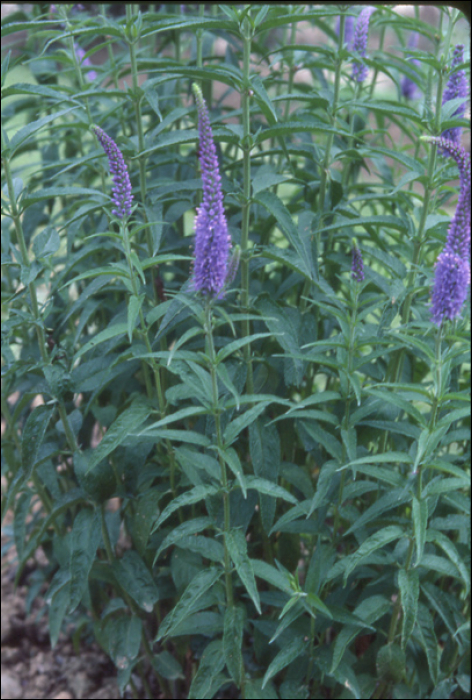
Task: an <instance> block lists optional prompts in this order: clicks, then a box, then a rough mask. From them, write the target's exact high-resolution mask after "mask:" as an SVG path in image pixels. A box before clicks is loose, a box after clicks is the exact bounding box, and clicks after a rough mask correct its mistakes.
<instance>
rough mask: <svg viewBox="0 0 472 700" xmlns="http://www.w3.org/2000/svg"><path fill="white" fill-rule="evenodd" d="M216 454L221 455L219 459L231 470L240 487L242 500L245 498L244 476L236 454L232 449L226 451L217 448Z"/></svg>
mask: <svg viewBox="0 0 472 700" xmlns="http://www.w3.org/2000/svg"><path fill="white" fill-rule="evenodd" d="M218 454H220V455H221V457H222V458H223V459H224V461H225V462H226V464H227V465H228V467H229V468H230V469H231V471H232V472H233V474H234V475H235V477H236V478H237V480H238V483H239V485H240V486H241V490H242V492H243V494H244V498H247V485H246V477H245V476H244V472H243V468H242V465H241V461H240V459H239V455H238V453H237V452H236V450H233V448H232V447H228V448H227V449H226V450H222V449H220V448H218Z"/></svg>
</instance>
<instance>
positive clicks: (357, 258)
mask: <svg viewBox="0 0 472 700" xmlns="http://www.w3.org/2000/svg"><path fill="white" fill-rule="evenodd" d="M351 252H352V265H351V277H352V279H353V280H356V282H363V281H364V261H363V259H362V253H361V251H360V250H359V248H358V247H357V245H356V244H354V245H353V247H352V251H351Z"/></svg>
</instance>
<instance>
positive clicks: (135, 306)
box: [128, 294, 144, 343]
mask: <svg viewBox="0 0 472 700" xmlns="http://www.w3.org/2000/svg"><path fill="white" fill-rule="evenodd" d="M143 300H144V295H143V294H141V295H140V296H139V297H136V296H135V295H134V294H132V295H131V296H130V298H129V303H128V338H129V342H130V343H131V342H132V340H133V331H134V327H135V325H136V319H137V318H138V315H139V310H140V308H141V306H142V305H143Z"/></svg>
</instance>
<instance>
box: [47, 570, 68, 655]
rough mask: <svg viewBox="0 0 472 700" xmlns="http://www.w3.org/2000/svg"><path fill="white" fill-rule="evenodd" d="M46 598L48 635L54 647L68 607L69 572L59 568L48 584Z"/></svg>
mask: <svg viewBox="0 0 472 700" xmlns="http://www.w3.org/2000/svg"><path fill="white" fill-rule="evenodd" d="M48 598H49V600H50V601H51V602H50V604H49V614H48V617H49V636H50V638H51V646H52V647H53V648H54V647H55V646H56V644H57V640H58V639H59V634H60V631H61V626H62V622H63V620H64V617H65V615H66V612H67V608H68V607H69V602H70V595H69V574H68V573H66V572H65V571H63V570H62V569H59V570H58V571H57V572H56V573H55V575H54V577H53V579H52V581H51V584H50V586H49V590H48Z"/></svg>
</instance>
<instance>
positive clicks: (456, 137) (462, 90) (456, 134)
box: [441, 44, 469, 146]
mask: <svg viewBox="0 0 472 700" xmlns="http://www.w3.org/2000/svg"><path fill="white" fill-rule="evenodd" d="M461 63H464V45H463V44H457V46H456V47H455V49H454V53H453V57H452V64H451V71H453V70H454V69H455V68H457V66H460V65H461ZM468 94H469V86H468V84H467V76H466V74H465V70H458V71H455V72H454V73H452V75H451V76H450V77H449V80H448V81H447V85H446V89H445V90H444V92H443V98H442V103H443V104H445V103H446V102H449V100H454V99H456V98H458V97H463V98H464V99H467V97H468ZM464 114H465V102H463V103H462V104H461V105H459V107H458V108H457V109H456V111H455V112H454V114H453V115H452V116H454V117H463V116H464ZM461 134H462V127H460V126H454V127H452V129H446V131H443V133H442V134H441V136H442V137H443V138H444V139H449V140H450V141H453V142H454V143H455V144H457V145H458V146H459V145H460V142H461Z"/></svg>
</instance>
